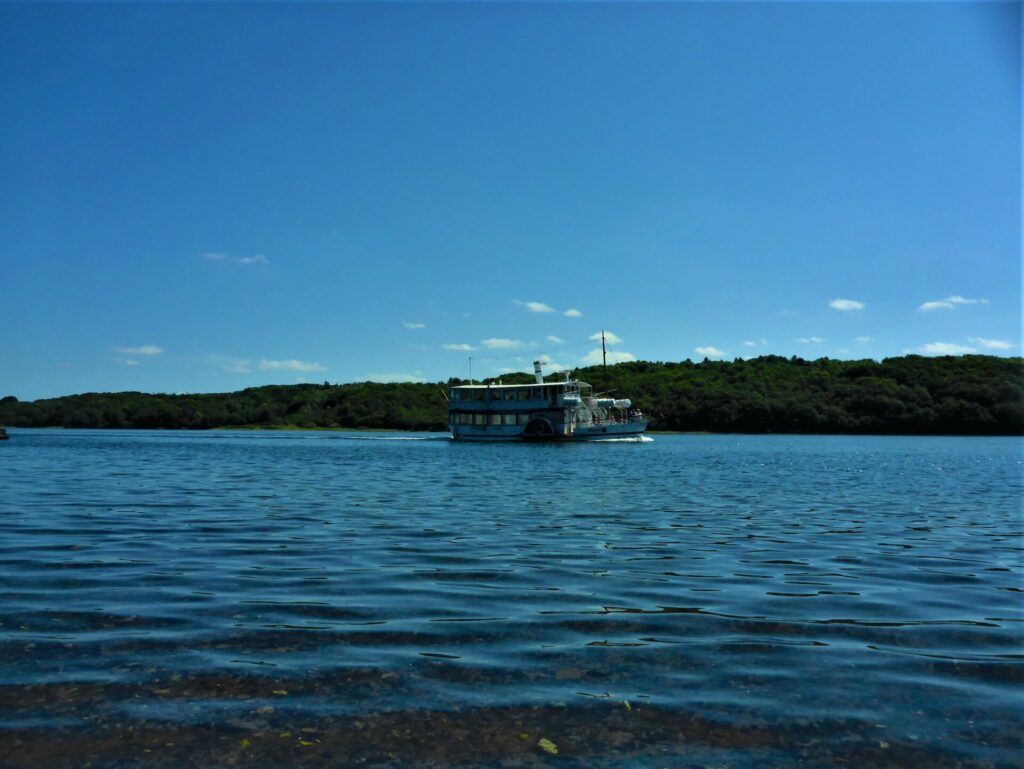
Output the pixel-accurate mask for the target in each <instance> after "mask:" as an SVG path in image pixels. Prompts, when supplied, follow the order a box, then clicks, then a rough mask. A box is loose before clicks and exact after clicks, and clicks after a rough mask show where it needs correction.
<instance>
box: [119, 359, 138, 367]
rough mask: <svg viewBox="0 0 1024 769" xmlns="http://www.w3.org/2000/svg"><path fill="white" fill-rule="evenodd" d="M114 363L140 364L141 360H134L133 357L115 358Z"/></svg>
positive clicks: (123, 364)
mask: <svg viewBox="0 0 1024 769" xmlns="http://www.w3.org/2000/svg"><path fill="white" fill-rule="evenodd" d="M114 363H120V364H121V365H122V366H138V365H139V362H138V361H137V360H132V359H131V358H114Z"/></svg>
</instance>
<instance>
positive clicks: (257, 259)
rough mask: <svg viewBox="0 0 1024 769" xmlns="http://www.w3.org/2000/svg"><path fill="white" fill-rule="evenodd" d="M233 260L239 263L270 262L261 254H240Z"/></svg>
mask: <svg viewBox="0 0 1024 769" xmlns="http://www.w3.org/2000/svg"><path fill="white" fill-rule="evenodd" d="M235 261H236V262H238V263H239V264H270V260H269V259H267V257H265V256H264V255H263V254H256V256H240V257H238V258H237V259H235Z"/></svg>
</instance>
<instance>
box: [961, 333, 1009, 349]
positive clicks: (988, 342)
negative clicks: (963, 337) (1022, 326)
mask: <svg viewBox="0 0 1024 769" xmlns="http://www.w3.org/2000/svg"><path fill="white" fill-rule="evenodd" d="M967 340H968V341H970V342H973V343H974V344H976V345H978V347H984V348H985V349H986V350H1010V349H1013V347H1015V345H1014V344H1013V342H1005V341H1003V340H1002V339H984V338H982V337H980V336H969V337H967Z"/></svg>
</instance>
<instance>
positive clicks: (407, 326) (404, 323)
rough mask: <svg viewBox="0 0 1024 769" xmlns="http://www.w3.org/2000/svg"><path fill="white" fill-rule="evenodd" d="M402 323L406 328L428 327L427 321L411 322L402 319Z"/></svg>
mask: <svg viewBox="0 0 1024 769" xmlns="http://www.w3.org/2000/svg"><path fill="white" fill-rule="evenodd" d="M402 325H403V326H405V327H406V328H411V329H418V328H426V327H427V324H426V323H410V322H409V321H407V320H403V321H402Z"/></svg>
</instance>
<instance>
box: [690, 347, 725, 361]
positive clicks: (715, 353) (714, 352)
mask: <svg viewBox="0 0 1024 769" xmlns="http://www.w3.org/2000/svg"><path fill="white" fill-rule="evenodd" d="M693 351H694V352H695V353H697V354H698V355H704V356H705V357H708V358H721V357H722V356H723V355H725V353H724V352H722V351H721V350H719V349H718V348H717V347H694V348H693Z"/></svg>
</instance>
